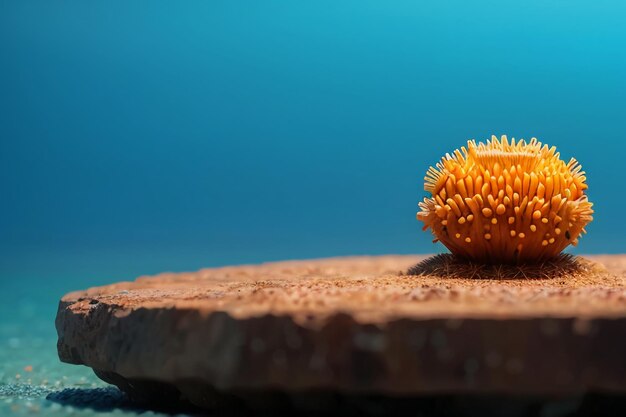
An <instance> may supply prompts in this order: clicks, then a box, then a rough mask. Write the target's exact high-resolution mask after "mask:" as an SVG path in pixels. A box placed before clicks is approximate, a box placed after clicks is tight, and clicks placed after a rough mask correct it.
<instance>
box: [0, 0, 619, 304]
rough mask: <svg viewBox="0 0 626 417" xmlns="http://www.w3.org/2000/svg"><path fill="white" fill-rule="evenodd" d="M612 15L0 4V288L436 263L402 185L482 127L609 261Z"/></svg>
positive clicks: (589, 6) (609, 11)
mask: <svg viewBox="0 0 626 417" xmlns="http://www.w3.org/2000/svg"><path fill="white" fill-rule="evenodd" d="M622 4H623V3H621V2H617V1H615V2H609V1H596V2H582V1H573V2H572V1H526V2H510V3H509V2H502V1H477V2H468V1H406V2H388V1H361V0H359V1H336V0H333V1H315V2H300V1H284V2H274V1H262V2H258V1H251V2H237V1H208V2H155V1H151V2H133V3H130V2H119V3H116V2H99V3H95V2H87V1H68V2H50V1H45V2H28V1H11V2H6V1H0V190H1V197H0V212H1V215H0V289H2V288H3V289H5V290H8V289H11V290H12V291H14V294H18V296H17V298H16V299H17V300H21V301H22V305H26V306H30V307H25V310H24V311H26V313H24V314H27V313H28V312H29V311H30V312H31V313H32V311H39V310H37V309H41V308H45V309H48V308H50V311H53V310H54V308H55V305H56V300H57V299H58V297H59V296H60V295H61V294H62V293H64V292H66V291H69V290H72V289H77V288H82V287H85V286H89V285H94V284H101V283H107V282H111V281H115V280H124V279H132V278H133V277H135V276H137V275H140V274H144V273H146V274H149V273H156V272H159V271H162V270H193V269H197V268H200V267H203V266H216V265H223V264H231V263H256V262H262V261H270V260H280V259H293V258H311V257H325V256H336V255H349V254H384V253H430V252H435V251H440V250H442V248H441V247H440V246H435V245H433V244H432V243H431V237H430V235H429V234H427V233H424V232H421V230H420V228H421V227H420V224H419V223H418V222H417V221H416V220H415V212H416V211H417V202H418V201H419V200H421V199H422V198H423V196H424V192H423V176H424V173H425V171H426V169H427V168H428V166H429V165H432V164H434V163H436V162H437V160H438V159H439V158H440V157H441V156H442V155H443V154H444V153H445V152H449V151H451V150H453V149H455V148H457V147H459V146H460V145H463V144H464V143H465V141H466V140H467V139H469V138H476V139H486V138H488V137H489V136H490V135H491V134H492V133H495V134H498V135H499V134H508V135H510V136H514V137H516V138H522V137H523V138H530V137H532V136H536V137H537V138H539V139H540V140H542V141H544V142H547V143H549V144H551V145H556V146H557V147H558V148H559V150H560V151H561V153H562V155H563V156H564V157H565V158H569V157H571V156H575V157H577V158H578V159H579V160H580V161H581V163H582V164H583V168H584V169H585V170H586V171H587V172H588V183H589V185H590V190H589V195H590V198H591V200H592V201H593V202H594V203H595V204H596V206H595V209H596V220H595V221H594V222H593V224H592V225H591V226H590V227H589V228H588V231H589V234H588V235H587V236H585V237H584V238H583V239H582V240H581V245H580V247H579V249H577V251H578V252H583V253H600V252H603V253H604V252H625V249H626V248H625V247H624V245H623V239H624V222H623V218H624V214H623V207H624V206H625V205H626V196H625V194H624V175H623V169H624V166H623V158H624V154H625V152H624V151H625V150H626V145H625V144H624V142H623V138H625V137H626V122H625V120H626V118H625V116H626V110H625V106H624V103H625V101H624V99H625V98H626V78H625V77H626V55H625V45H626V25H624V21H625V20H626V13H625V11H626V10H625V8H624V6H623V5H622ZM34 292H38V293H42V294H45V297H47V298H45V300H46V301H45V302H44V305H46V306H47V307H36V305H37V303H32V302H31V303H30V304H29V303H28V302H24V298H20V297H33V295H32V294H33V293H34ZM7 293H8V292H7ZM20 294H22V295H21V296H20ZM29 299H30V298H29ZM42 299H43V298H42ZM9 301H10V300H9ZM50 306H51V307H50ZM46 311H47V310H46ZM28 314H30V313H28ZM33 314H34V313H33Z"/></svg>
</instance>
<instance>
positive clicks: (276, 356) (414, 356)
mask: <svg viewBox="0 0 626 417" xmlns="http://www.w3.org/2000/svg"><path fill="white" fill-rule="evenodd" d="M589 259H591V261H589V260H584V261H581V263H580V264H578V265H579V266H581V265H582V267H581V268H579V269H576V271H575V272H572V273H564V274H561V275H559V276H558V277H556V278H545V277H537V278H536V279H524V278H513V279H505V280H502V279H470V278H463V277H454V276H451V277H446V276H442V275H441V274H439V276H433V275H420V276H417V275H409V274H407V272H408V271H409V270H411V268H412V267H415V266H416V265H417V264H418V263H419V262H421V261H423V260H424V257H417V256H380V257H353V258H336V259H323V260H313V261H289V262H278V263H271V264H263V265H257V266H236V267H226V268H215V269H205V270H201V271H198V272H193V273H180V274H171V273H170V274H161V275H157V276H154V277H141V278H139V279H137V280H136V281H134V282H122V283H117V284H113V285H110V286H106V287H98V288H92V289H89V290H86V291H79V292H74V293H70V294H68V295H66V296H65V297H63V299H62V300H61V303H60V306H59V312H58V315H57V329H58V332H59V343H58V348H59V355H60V358H61V360H63V361H65V362H69V363H75V364H84V365H87V366H89V367H91V368H93V369H94V370H96V371H97V373H98V374H99V375H100V376H101V377H103V379H105V380H107V381H110V382H112V383H115V384H116V385H118V386H120V387H121V388H122V389H125V390H127V391H130V392H132V391H133V389H132V388H131V387H132V386H136V387H137V386H140V387H144V385H145V386H148V387H150V386H152V385H150V384H154V386H157V387H161V388H159V389H155V390H152V391H151V390H149V389H147V391H146V390H143V389H139V391H141V393H142V394H143V395H148V396H150V395H152V396H158V395H159V394H155V393H158V392H164V390H163V389H162V387H163V386H167V387H168V390H169V391H170V393H174V394H173V395H175V396H178V397H182V398H185V399H186V400H188V401H190V402H192V403H194V404H197V405H201V406H205V407H209V406H211V403H212V401H215V396H214V395H213V394H212V393H216V392H217V393H222V394H228V393H236V392H248V393H249V392H252V393H262V392H268V391H270V390H271V391H272V392H276V391H278V392H283V393H291V394H297V393H303V392H338V393H343V394H347V395H352V394H377V395H391V396H396V395H399V396H407V395H408V396H412V395H426V394H442V393H443V394H445V393H457V394H458V393H509V394H510V393H514V394H520V393H521V394H546V393H578V392H581V391H607V392H626V356H624V352H626V256H598V257H590V258H589ZM577 262H578V261H577ZM596 262H599V263H601V264H604V265H605V267H606V268H604V267H602V266H600V264H598V263H596ZM422 272H423V271H422ZM129 384H130V385H129ZM137 384H139V385H137ZM146 384H147V385H146ZM144 391H146V392H148V394H146V392H144ZM150 392H153V394H149V393H150Z"/></svg>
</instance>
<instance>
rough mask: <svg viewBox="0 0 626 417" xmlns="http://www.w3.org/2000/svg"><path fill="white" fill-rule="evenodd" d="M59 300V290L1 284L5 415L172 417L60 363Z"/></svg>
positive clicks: (0, 396)
mask: <svg viewBox="0 0 626 417" xmlns="http://www.w3.org/2000/svg"><path fill="white" fill-rule="evenodd" d="M60 295H62V294H61V292H59V289H58V288H40V289H33V288H29V286H28V285H24V283H19V282H14V283H7V282H6V281H5V282H2V283H0V416H96V415H97V416H101V417H104V416H135V415H141V416H171V415H172V414H169V413H162V412H156V411H152V410H146V409H144V408H141V407H139V406H137V405H136V404H133V403H132V402H130V401H129V400H128V399H127V398H126V397H125V396H124V395H123V394H122V393H121V392H120V391H119V390H117V388H114V387H111V386H110V385H108V384H106V383H104V382H102V381H101V380H100V379H98V378H97V377H96V376H95V374H94V373H93V372H92V371H91V369H89V368H87V367H84V366H76V365H69V364H65V363H61V362H60V361H59V359H58V356H57V351H56V341H57V335H56V330H55V327H54V318H55V314H56V307H57V302H58V299H59V297H60ZM174 415H184V414H174Z"/></svg>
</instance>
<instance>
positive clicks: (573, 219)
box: [417, 136, 593, 263]
mask: <svg viewBox="0 0 626 417" xmlns="http://www.w3.org/2000/svg"><path fill="white" fill-rule="evenodd" d="M424 180H425V184H424V189H425V190H426V191H427V192H429V193H431V195H432V197H430V198H425V199H424V201H423V202H421V203H419V206H420V209H421V211H420V212H418V213H417V218H418V219H419V220H421V221H423V222H424V230H426V229H428V228H430V229H431V231H432V233H433V235H435V240H434V242H437V241H441V243H443V244H444V245H445V246H446V247H447V248H448V249H450V251H451V252H452V253H453V254H455V255H458V256H461V257H464V258H467V259H470V260H475V261H481V262H488V263H516V262H534V261H542V260H546V259H550V258H553V257H555V256H557V255H559V254H560V253H561V251H563V249H565V248H566V247H567V246H568V245H569V244H572V245H576V244H577V243H578V237H579V235H580V234H581V233H585V226H586V225H587V224H588V223H589V222H590V221H591V220H592V219H593V217H592V214H593V210H592V208H591V207H592V203H590V202H589V201H588V200H587V196H586V195H585V193H584V192H585V190H586V189H587V184H585V180H586V177H585V172H584V171H581V166H580V165H579V164H578V162H577V161H576V160H575V159H573V158H572V159H570V161H569V162H568V163H567V164H566V163H565V162H564V161H563V160H561V159H560V154H559V153H558V152H557V151H556V148H555V147H551V148H550V147H548V146H547V145H542V144H541V142H539V141H537V139H535V138H533V139H531V140H530V141H529V142H526V141H524V140H519V141H517V142H516V141H515V139H511V141H510V142H509V141H508V140H507V137H506V136H502V138H501V139H500V140H498V138H496V137H495V136H492V138H491V140H488V141H487V143H486V144H485V143H482V142H481V143H478V144H476V142H475V141H473V140H470V141H468V142H467V148H465V147H462V148H461V150H456V151H454V153H453V154H452V155H450V154H446V156H445V157H444V158H442V160H441V162H439V163H438V164H437V166H436V167H431V168H430V169H429V170H428V172H427V174H426V177H425V178H424Z"/></svg>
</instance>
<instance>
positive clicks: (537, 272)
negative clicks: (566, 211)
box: [406, 253, 598, 279]
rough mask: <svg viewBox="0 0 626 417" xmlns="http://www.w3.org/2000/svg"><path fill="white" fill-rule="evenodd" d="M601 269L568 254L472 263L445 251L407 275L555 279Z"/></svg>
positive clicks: (414, 267)
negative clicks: (518, 261) (537, 259)
mask: <svg viewBox="0 0 626 417" xmlns="http://www.w3.org/2000/svg"><path fill="white" fill-rule="evenodd" d="M597 268H598V265H597V264H596V263H595V262H592V261H589V260H587V259H585V258H582V257H580V256H575V255H570V254H565V253H562V254H560V255H559V256H557V257H555V258H552V259H549V260H545V261H541V262H536V263H523V264H517V265H516V264H485V263H480V262H472V261H470V260H467V259H464V258H461V257H458V256H455V255H452V254H450V253H443V254H438V255H435V256H431V257H430V258H427V259H425V260H423V261H421V262H420V263H418V264H417V265H414V266H412V267H410V268H409V269H408V270H407V272H406V275H419V276H434V277H440V278H464V279H555V278H563V277H568V276H570V277H571V276H578V275H581V274H585V273H590V272H592V271H593V270H595V269H597Z"/></svg>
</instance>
